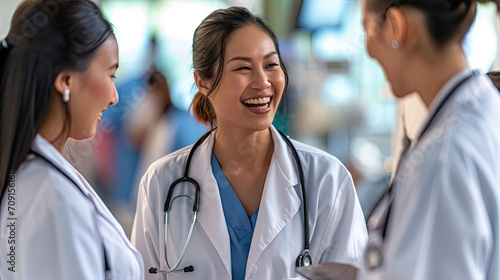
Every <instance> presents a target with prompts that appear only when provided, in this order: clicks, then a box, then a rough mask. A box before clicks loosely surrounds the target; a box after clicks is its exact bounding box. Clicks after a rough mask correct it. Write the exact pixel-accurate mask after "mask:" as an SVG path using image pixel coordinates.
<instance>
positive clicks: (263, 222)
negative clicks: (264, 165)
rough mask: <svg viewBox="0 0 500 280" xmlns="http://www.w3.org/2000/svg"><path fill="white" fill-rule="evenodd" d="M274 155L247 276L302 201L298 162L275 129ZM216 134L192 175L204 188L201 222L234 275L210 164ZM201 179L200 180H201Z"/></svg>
mask: <svg viewBox="0 0 500 280" xmlns="http://www.w3.org/2000/svg"><path fill="white" fill-rule="evenodd" d="M269 129H270V131H271V135H272V137H273V142H274V152H273V156H272V159H271V164H270V166H269V170H268V172H267V177H266V181H265V185H264V190H263V193H262V199H261V202H260V207H259V215H258V217H257V223H256V225H255V231H254V236H253V239H252V245H251V247H250V252H249V255H248V260H247V269H246V275H248V273H249V272H250V271H251V268H252V267H253V265H254V264H255V263H256V262H257V260H258V258H259V256H260V255H261V254H262V252H263V251H264V250H265V248H266V247H267V246H268V245H269V244H270V243H271V242H272V241H273V240H274V238H275V237H276V236H277V235H278V234H279V232H280V231H281V230H282V229H283V228H284V227H285V226H286V225H287V224H288V222H289V221H290V220H291V219H292V218H293V217H294V216H295V214H296V213H297V212H298V211H299V209H300V205H301V200H300V198H299V196H298V195H297V193H296V190H295V189H294V187H296V186H297V185H298V181H299V180H298V175H297V169H296V165H295V160H294V158H293V156H292V155H291V152H290V150H289V148H288V146H287V145H286V143H285V141H284V140H283V139H282V138H281V135H280V134H279V133H278V131H277V130H276V129H275V128H274V127H273V126H271V127H270V128H269ZM214 140H215V132H212V134H211V135H210V137H209V138H208V139H207V140H206V141H204V142H203V143H202V144H201V145H200V146H199V148H197V149H196V151H195V153H194V155H193V161H192V162H191V164H192V167H191V169H190V174H192V176H193V177H194V178H195V179H196V180H198V181H199V182H202V183H201V184H200V200H201V201H200V209H199V212H198V222H199V223H200V225H201V227H202V229H203V230H204V231H205V234H206V235H207V237H208V239H209V240H210V242H211V243H212V245H213V246H214V248H215V249H216V251H217V253H218V254H219V256H220V258H221V260H222V262H223V263H224V266H225V268H226V271H228V273H229V274H231V273H230V272H231V248H230V239H229V233H228V231H227V225H226V221H225V219H224V212H223V209H222V203H221V200H220V195H219V189H218V186H217V181H216V180H215V177H214V176H213V171H212V167H211V163H210V159H211V155H212V151H213V146H214ZM198 175H199V176H198Z"/></svg>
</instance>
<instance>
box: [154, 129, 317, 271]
mask: <svg viewBox="0 0 500 280" xmlns="http://www.w3.org/2000/svg"><path fill="white" fill-rule="evenodd" d="M214 130H215V129H212V130H210V131H209V132H207V133H206V134H205V135H203V136H202V137H201V138H200V139H198V141H196V143H194V145H193V147H192V148H191V150H190V151H189V154H188V156H187V159H186V165H185V167H184V175H183V176H182V177H181V178H179V179H177V180H175V181H174V182H173V183H172V184H171V185H170V189H169V191H168V194H167V199H166V201H165V206H164V208H163V215H164V227H165V234H164V243H165V246H164V250H165V264H166V265H167V267H168V270H166V271H165V270H158V269H157V268H156V267H151V268H149V273H151V274H156V273H171V272H182V271H184V272H192V271H194V266H192V265H189V266H186V267H184V268H182V269H178V267H179V265H180V263H181V262H182V259H183V258H184V255H185V254H186V251H187V248H188V246H189V242H190V241H191V236H192V235H193V229H194V224H195V223H196V217H197V213H198V210H199V206H200V185H199V184H198V182H196V180H195V179H193V178H190V177H189V167H190V164H191V159H192V158H193V154H194V152H195V151H196V148H198V146H200V144H201V143H203V141H204V140H205V139H206V138H208V137H209V136H210V134H211V133H212V132H213V131H214ZM278 132H279V134H280V135H281V137H282V138H283V140H285V142H286V144H287V146H288V147H289V148H290V150H291V151H292V155H293V158H294V159H295V163H296V165H297V169H298V172H299V178H300V187H301V189H302V204H303V209H304V210H303V213H304V250H303V251H302V253H300V255H299V256H298V257H297V259H296V261H295V266H296V267H302V266H310V265H311V264H312V259H311V256H310V255H309V227H308V225H309V217H308V211H307V196H306V184H305V179H304V171H303V169H302V164H301V163H300V159H299V155H298V153H297V150H296V149H295V147H294V146H293V144H292V142H291V141H290V139H288V136H286V135H285V134H284V133H283V132H281V131H279V130H278ZM182 182H187V183H190V184H191V185H193V186H194V188H195V195H194V201H193V216H192V219H191V225H190V227H189V232H188V235H187V238H186V242H185V243H184V247H183V248H182V251H181V254H180V256H179V259H178V260H177V262H175V264H174V265H173V266H170V264H169V263H168V255H167V246H168V245H167V240H168V235H167V234H168V213H169V211H170V204H171V202H172V195H173V192H174V188H175V187H176V186H177V185H178V184H179V183H182Z"/></svg>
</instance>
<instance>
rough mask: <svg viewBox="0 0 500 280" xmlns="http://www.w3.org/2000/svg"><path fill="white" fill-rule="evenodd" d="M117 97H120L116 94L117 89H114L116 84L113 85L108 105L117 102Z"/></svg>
mask: <svg viewBox="0 0 500 280" xmlns="http://www.w3.org/2000/svg"><path fill="white" fill-rule="evenodd" d="M119 99H120V97H119V96H118V91H117V90H116V86H114V85H113V98H111V101H110V102H109V105H110V106H113V105H115V104H116V103H118V100H119Z"/></svg>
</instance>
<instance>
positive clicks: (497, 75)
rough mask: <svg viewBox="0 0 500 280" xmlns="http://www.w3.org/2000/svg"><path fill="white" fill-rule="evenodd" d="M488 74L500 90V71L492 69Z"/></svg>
mask: <svg viewBox="0 0 500 280" xmlns="http://www.w3.org/2000/svg"><path fill="white" fill-rule="evenodd" d="M486 75H488V77H489V78H490V79H491V82H493V85H495V87H496V88H497V89H498V90H500V72H499V71H491V72H488V73H487V74H486Z"/></svg>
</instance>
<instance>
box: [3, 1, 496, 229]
mask: <svg viewBox="0 0 500 280" xmlns="http://www.w3.org/2000/svg"><path fill="white" fill-rule="evenodd" d="M20 2H22V1H20V0H0V39H3V38H4V37H5V36H6V34H7V32H8V30H9V24H10V19H11V17H12V14H13V12H14V10H15V9H16V7H17V6H18V5H19V3H20ZM96 2H97V3H98V4H99V5H100V6H101V7H102V10H103V11H104V13H105V14H106V16H107V17H108V19H109V20H110V21H111V23H112V24H113V25H114V28H115V33H116V37H117V39H118V44H119V48H120V68H119V69H118V72H117V75H116V76H117V78H116V86H117V89H118V93H119V95H120V102H119V103H118V104H117V105H116V106H113V107H110V108H108V110H107V111H106V112H105V113H104V116H103V122H102V123H101V125H100V126H99V131H98V133H97V135H96V137H95V138H94V139H93V140H90V141H78V142H77V141H71V142H70V143H68V145H67V146H66V148H65V156H66V157H67V158H68V159H69V160H70V161H71V162H72V163H73V164H74V165H75V166H76V167H77V169H79V170H80V171H81V172H82V173H83V174H84V175H85V176H86V178H87V180H88V181H89V182H90V183H91V184H92V186H94V187H95V188H96V190H97V191H98V193H99V194H100V195H101V197H102V198H103V200H104V201H105V202H106V204H107V205H108V206H109V208H110V209H111V211H112V212H113V214H114V215H115V216H116V217H117V219H118V220H119V221H120V223H121V224H122V225H123V227H124V229H125V232H126V233H127V234H129V233H130V229H131V226H132V220H133V214H134V212H135V199H136V193H137V187H138V183H139V180H140V178H141V176H142V174H143V173H144V172H145V170H146V168H147V167H148V166H149V164H150V163H152V162H153V161H154V160H156V159H158V158H160V157H162V156H164V155H166V154H168V153H170V152H172V151H174V150H177V149H179V148H182V147H184V146H187V145H190V144H192V143H194V142H195V141H196V139H197V138H198V137H199V136H200V135H202V134H203V133H204V132H205V130H206V127H203V126H202V125H200V124H197V123H196V122H195V121H194V119H193V118H192V116H191V115H190V114H189V113H188V108H189V104H190V102H191V99H192V97H193V96H194V94H195V93H196V91H195V85H194V80H193V71H192V61H191V55H192V53H191V44H192V36H193V33H194V30H195V28H196V27H197V26H198V25H199V24H200V22H201V21H202V20H203V19H204V18H205V17H206V16H207V15H208V14H209V13H210V12H212V11H213V10H215V9H219V8H225V7H228V6H232V5H237V6H244V7H246V8H248V9H249V10H250V11H252V12H254V13H256V14H260V15H262V16H263V17H264V18H265V19H266V20H267V22H268V23H269V24H270V25H271V27H272V28H273V30H274V31H275V33H276V34H277V36H278V37H279V40H280V49H281V53H282V56H283V58H284V61H285V65H286V67H287V69H288V72H289V75H290V81H291V82H290V85H289V88H288V90H287V92H286V94H285V96H284V100H283V102H282V103H283V104H282V105H283V106H281V108H280V110H279V112H278V114H277V115H276V118H275V122H274V124H275V126H276V127H278V128H279V129H282V130H284V131H285V132H286V133H288V134H290V135H291V136H292V137H293V138H295V139H297V140H300V141H303V142H305V143H308V144H311V145H313V146H316V147H318V148H321V149H323V150H325V151H327V152H328V153H330V154H332V155H334V156H336V157H337V158H339V159H340V160H341V161H342V162H343V163H344V165H346V166H347V167H348V169H349V170H350V171H351V173H352V176H353V179H354V182H355V185H356V188H357V191H358V195H359V198H360V201H361V204H362V207H363V210H364V211H365V212H366V211H369V210H370V209H371V207H373V204H374V202H375V201H377V199H378V197H379V196H380V195H381V194H382V192H383V191H384V190H385V188H386V187H387V186H388V183H389V180H390V178H391V174H392V171H393V170H394V166H395V165H396V164H397V160H398V154H399V151H400V150H401V149H402V144H401V143H403V140H404V139H405V137H408V138H410V139H412V138H413V137H415V134H416V133H417V132H418V129H419V127H420V126H421V125H422V121H424V120H425V117H426V114H427V109H426V108H425V106H424V105H423V103H422V102H421V101H420V99H419V98H418V97H417V96H415V95H413V96H409V97H407V98H405V99H404V100H400V101H399V102H398V101H396V100H395V99H394V98H393V97H392V94H391V92H390V88H389V86H388V84H387V82H386V81H385V78H384V73H383V72H382V70H381V68H380V67H379V66H378V65H377V64H376V62H375V61H373V60H372V59H370V58H369V57H368V55H367V53H366V50H365V46H364V30H363V27H362V24H361V1H358V0H101V1H96ZM497 17H498V16H497V14H496V7H495V6H493V5H483V6H480V8H479V10H478V13H477V18H476V21H475V23H474V25H473V27H472V30H471V32H470V33H469V35H468V36H467V38H466V39H465V41H464V48H465V50H466V53H467V56H468V59H469V63H470V64H471V67H473V68H479V69H481V70H482V71H483V72H488V71H490V70H492V69H496V68H497V65H498V64H499V62H498V42H499V36H498V31H497V30H498V26H499V20H498V18H497Z"/></svg>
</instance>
